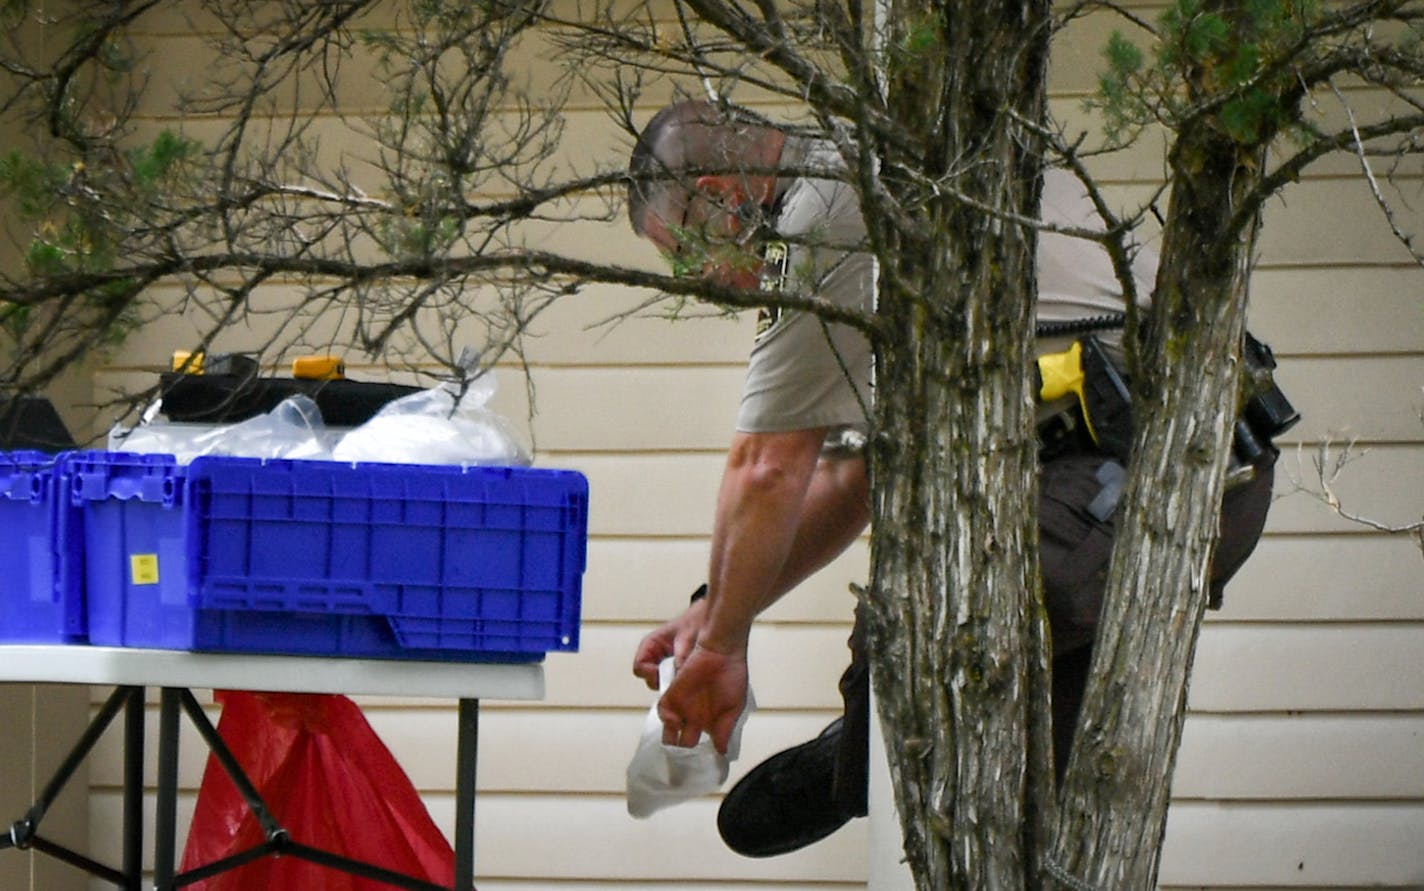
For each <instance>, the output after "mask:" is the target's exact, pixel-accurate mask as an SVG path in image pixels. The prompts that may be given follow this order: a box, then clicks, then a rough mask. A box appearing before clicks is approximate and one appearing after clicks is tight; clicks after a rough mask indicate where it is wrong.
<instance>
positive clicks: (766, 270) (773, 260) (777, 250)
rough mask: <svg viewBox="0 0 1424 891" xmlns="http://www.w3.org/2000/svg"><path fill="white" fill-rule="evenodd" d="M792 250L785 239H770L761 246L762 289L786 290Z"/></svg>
mask: <svg viewBox="0 0 1424 891" xmlns="http://www.w3.org/2000/svg"><path fill="white" fill-rule="evenodd" d="M790 253H791V252H790V250H789V249H788V248H787V245H786V242H784V241H768V242H766V243H765V244H763V245H762V248H761V263H762V266H761V289H762V290H763V291H784V290H786V276H787V271H788V270H787V264H788V262H789V259H790Z"/></svg>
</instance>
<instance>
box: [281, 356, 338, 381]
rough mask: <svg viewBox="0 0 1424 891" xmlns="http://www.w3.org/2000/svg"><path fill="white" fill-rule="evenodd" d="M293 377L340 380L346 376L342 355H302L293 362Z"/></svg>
mask: <svg viewBox="0 0 1424 891" xmlns="http://www.w3.org/2000/svg"><path fill="white" fill-rule="evenodd" d="M292 377H294V378H297V379H299V380H308V381H339V380H342V379H343V378H345V377H346V363H345V362H344V361H342V359H341V357H340V356H302V357H301V358H299V359H296V360H294V361H293V362H292Z"/></svg>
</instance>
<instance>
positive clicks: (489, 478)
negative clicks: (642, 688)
mask: <svg viewBox="0 0 1424 891" xmlns="http://www.w3.org/2000/svg"><path fill="white" fill-rule="evenodd" d="M138 457H139V456H131V455H122V454H118V453H84V455H82V456H78V455H77V456H75V457H74V458H72V459H70V460H69V462H68V464H67V465H66V471H65V474H66V476H67V477H69V478H70V479H71V480H72V483H71V485H72V489H73V492H74V494H75V498H76V501H77V502H78V503H79V504H80V506H81V511H82V513H83V516H84V518H85V530H86V534H87V535H88V536H89V542H90V546H89V548H88V560H87V565H86V578H87V589H88V602H89V610H90V639H91V641H92V642H94V643H98V644H107V645H115V646H145V647H160V648H169V649H193V650H217V651H224V652H269V653H296V654H324V655H348V656H363V657H387V658H406V659H442V660H458V661H534V660H537V659H540V658H542V657H543V655H544V653H546V652H550V651H565V650H574V649H577V647H578V626H579V611H580V600H581V589H582V578H583V570H584V562H585V549H586V545H587V523H588V511H587V502H588V483H587V481H586V480H585V479H584V478H583V476H582V475H580V474H578V473H574V472H572V471H562V470H546V469H535V468H504V467H499V468H495V467H471V468H460V467H444V466H427V465H419V466H412V465H394V464H390V465H387V464H358V465H351V464H341V463H335V462H320V461H261V460H257V459H244V458H215V457H206V458H199V459H197V460H195V461H194V462H193V463H192V464H191V465H190V466H188V467H186V468H183V467H177V466H175V465H173V464H172V463H171V462H169V463H167V464H164V463H162V462H155V461H152V460H146V461H135V460H134V459H135V458H138ZM148 457H149V458H151V456H148ZM71 468H72V469H71Z"/></svg>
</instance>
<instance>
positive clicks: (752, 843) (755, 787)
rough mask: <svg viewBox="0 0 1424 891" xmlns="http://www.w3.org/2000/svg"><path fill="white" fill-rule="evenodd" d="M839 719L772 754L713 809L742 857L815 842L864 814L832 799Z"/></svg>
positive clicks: (773, 853)
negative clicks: (799, 741) (819, 731)
mask: <svg viewBox="0 0 1424 891" xmlns="http://www.w3.org/2000/svg"><path fill="white" fill-rule="evenodd" d="M841 736H842V721H841V719H840V718H837V719H836V720H835V721H833V722H831V724H830V726H828V727H827V728H826V729H825V730H823V731H821V735H820V736H818V737H816V738H815V739H813V740H811V741H810V742H806V743H802V744H801V745H799V746H796V747H794V748H790V749H787V750H786V751H784V752H780V753H778V754H776V755H773V756H771V757H770V758H768V759H767V760H765V761H763V762H762V763H761V764H758V765H757V766H756V767H754V768H752V770H751V772H749V773H748V774H747V775H746V776H744V777H742V779H741V781H740V782H738V783H737V785H735V786H733V787H732V791H730V792H728V793H727V797H726V798H725V799H723V801H722V807H721V808H720V809H719V810H718V811H717V831H718V832H720V833H721V834H722V840H723V841H724V842H726V843H727V847H729V848H731V849H732V850H733V851H736V852H737V853H738V854H741V855H742V856H744V857H774V856H776V855H778V854H788V853H790V852H792V851H796V850H800V849H801V848H804V847H806V846H807V845H809V844H811V843H813V842H818V841H820V840H821V839H823V838H825V837H826V836H828V835H830V834H831V833H832V832H835V831H836V830H837V829H839V828H841V827H842V826H844V825H845V824H846V822H847V821H848V820H850V819H851V818H852V817H863V816H865V810H864V806H863V803H862V806H861V807H860V808H859V813H856V812H855V810H856V808H855V806H854V804H852V805H851V807H849V808H847V807H845V806H843V805H841V804H839V803H837V801H836V782H835V775H836V755H837V752H838V750H839V749H840V747H841Z"/></svg>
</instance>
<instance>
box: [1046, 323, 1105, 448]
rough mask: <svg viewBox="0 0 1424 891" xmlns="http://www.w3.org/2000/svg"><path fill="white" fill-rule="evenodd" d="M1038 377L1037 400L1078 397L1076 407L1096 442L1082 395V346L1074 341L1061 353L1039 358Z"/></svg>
mask: <svg viewBox="0 0 1424 891" xmlns="http://www.w3.org/2000/svg"><path fill="white" fill-rule="evenodd" d="M1038 377H1039V381H1040V383H1039V388H1038V398H1039V399H1040V400H1041V401H1043V402H1053V401H1054V400H1056V399H1062V398H1063V397H1064V396H1067V395H1068V394H1070V393H1071V394H1073V395H1074V396H1076V397H1078V405H1079V406H1080V407H1081V408H1082V409H1083V420H1084V421H1085V422H1087V425H1088V434H1089V435H1090V436H1092V437H1093V441H1094V442H1097V441H1098V433H1097V431H1096V430H1094V429H1093V419H1092V418H1091V417H1090V416H1089V414H1088V400H1087V397H1086V396H1084V394H1083V346H1082V344H1080V343H1078V342H1076V341H1075V342H1074V343H1073V345H1072V346H1071V347H1069V348H1068V349H1066V350H1064V351H1063V352H1061V353H1048V354H1047V355H1043V356H1039V357H1038Z"/></svg>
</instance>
